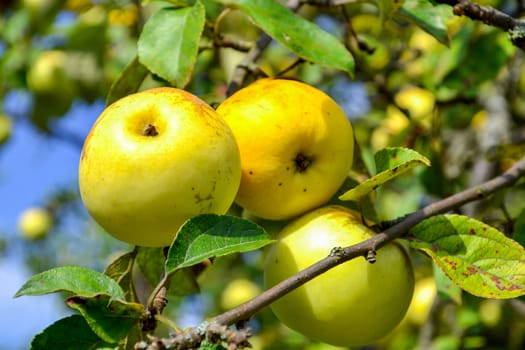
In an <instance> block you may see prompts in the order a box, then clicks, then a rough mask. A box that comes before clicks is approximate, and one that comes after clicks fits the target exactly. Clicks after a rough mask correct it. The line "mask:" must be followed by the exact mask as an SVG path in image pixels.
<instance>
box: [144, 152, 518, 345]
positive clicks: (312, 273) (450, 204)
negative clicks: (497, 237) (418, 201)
mask: <svg viewBox="0 0 525 350" xmlns="http://www.w3.org/2000/svg"><path fill="white" fill-rule="evenodd" d="M523 176H525V156H524V157H523V158H521V159H520V160H519V161H518V162H516V163H515V164H514V165H513V166H512V167H511V168H509V169H508V170H507V171H505V172H504V173H503V174H501V175H499V176H497V177H495V178H493V179H491V180H489V181H486V182H484V183H482V184H480V185H478V186H475V187H471V188H469V189H467V190H464V191H462V192H459V193H456V194H454V195H452V196H450V197H447V198H444V199H442V200H440V201H437V202H434V203H432V204H430V205H428V206H426V207H424V208H422V209H420V210H418V211H416V212H414V213H412V214H410V215H407V216H406V217H405V218H404V219H403V220H402V221H400V222H399V223H397V224H395V225H393V226H391V227H390V228H388V229H386V230H385V231H383V232H381V233H378V234H377V235H375V236H374V237H373V238H371V239H368V240H366V241H364V242H361V243H359V244H356V245H353V246H350V247H346V248H338V247H336V248H334V249H332V251H331V252H330V254H329V255H328V256H327V257H326V258H324V259H323V260H321V261H319V262H317V263H315V264H313V265H311V266H310V267H308V268H307V269H305V270H302V271H300V272H299V273H297V274H296V275H294V276H291V277H289V278H288V279H286V280H284V281H282V282H281V283H279V284H277V285H275V286H274V287H272V288H270V289H268V290H266V291H264V292H263V293H261V294H260V295H258V296H257V297H255V298H254V299H252V300H250V301H248V302H246V303H244V304H242V305H240V306H238V307H236V308H233V309H231V310H229V311H226V312H224V313H223V314H220V315H218V316H215V317H214V318H213V319H211V321H210V322H204V323H202V324H201V325H200V326H197V327H194V328H191V329H189V330H187V331H186V332H178V333H176V334H175V335H173V336H172V337H171V338H166V339H160V338H156V337H149V340H150V344H148V343H147V342H145V341H142V342H139V343H137V345H136V346H135V348H136V349H141V350H153V349H155V350H160V349H188V348H193V347H195V346H198V345H199V344H200V343H201V342H202V341H204V340H205V339H209V340H213V339H215V341H219V339H220V340H221V341H225V342H227V343H228V347H229V349H242V348H245V347H249V346H250V345H249V343H248V338H249V336H250V330H249V329H247V330H243V329H239V330H236V329H231V328H228V326H230V325H233V324H236V325H238V326H239V328H241V326H242V325H243V324H244V322H245V321H247V320H248V319H249V318H251V317H252V316H253V315H254V314H256V313H257V312H259V311H260V310H261V309H263V308H264V307H266V306H268V305H270V304H271V303H272V302H274V301H276V300H277V299H279V298H281V297H283V296H284V295H286V294H288V293H289V292H291V291H292V290H294V289H296V288H298V287H300V286H301V285H303V284H304V283H306V282H308V281H310V280H312V279H313V278H315V277H317V276H319V275H321V274H322V273H324V272H326V271H328V270H330V269H331V268H333V267H335V266H337V265H339V264H342V263H344V262H346V261H348V260H351V259H353V258H356V257H359V256H365V257H366V259H367V260H368V261H369V262H371V263H373V262H374V257H375V251H376V250H377V249H379V248H381V247H382V246H384V245H386V244H387V243H388V242H390V241H392V240H394V239H395V238H398V237H401V236H402V235H403V234H406V233H407V232H408V230H410V229H411V228H412V227H414V226H415V225H416V224H418V223H420V222H421V221H423V220H425V219H427V218H430V217H432V216H435V215H438V214H442V213H446V212H448V211H450V210H453V209H456V208H458V207H460V206H462V205H464V204H466V203H469V202H473V201H476V200H480V199H483V198H485V197H487V196H488V195H490V194H492V193H494V192H496V191H498V190H500V189H502V188H505V187H509V186H512V185H513V184H514V183H516V181H518V179H520V178H521V177H523Z"/></svg>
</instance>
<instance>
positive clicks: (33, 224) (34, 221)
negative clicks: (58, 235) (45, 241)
mask: <svg viewBox="0 0 525 350" xmlns="http://www.w3.org/2000/svg"><path fill="white" fill-rule="evenodd" d="M53 221H54V220H53V216H52V215H51V213H50V212H49V211H48V210H46V209H43V208H39V207H31V208H28V209H26V210H24V211H23V212H22V214H20V217H19V218H18V232H19V233H20V235H21V236H22V237H24V238H25V239H28V240H36V239H41V238H44V237H45V236H46V235H47V233H48V232H49V230H51V228H52V227H53Z"/></svg>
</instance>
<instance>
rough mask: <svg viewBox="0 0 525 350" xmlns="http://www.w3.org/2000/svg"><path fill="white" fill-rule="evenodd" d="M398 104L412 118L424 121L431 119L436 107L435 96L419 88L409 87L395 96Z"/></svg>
mask: <svg viewBox="0 0 525 350" xmlns="http://www.w3.org/2000/svg"><path fill="white" fill-rule="evenodd" d="M394 101H395V102H396V104H397V105H398V106H399V107H401V108H403V109H406V110H407V111H408V113H409V115H410V117H411V118H414V119H423V118H427V117H430V116H431V114H432V110H433V109H434V106H435V105H436V98H435V96H434V94H433V93H432V92H430V91H428V90H425V89H422V88H419V87H417V86H407V87H404V88H403V89H401V90H400V91H399V92H398V93H396V95H395V96H394Z"/></svg>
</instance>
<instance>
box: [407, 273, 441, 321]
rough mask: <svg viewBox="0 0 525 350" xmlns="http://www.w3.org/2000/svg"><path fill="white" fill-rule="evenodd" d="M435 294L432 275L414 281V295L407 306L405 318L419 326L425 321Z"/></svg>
mask: <svg viewBox="0 0 525 350" xmlns="http://www.w3.org/2000/svg"><path fill="white" fill-rule="evenodd" d="M436 296H437V287H436V282H435V280H434V277H432V276H430V277H425V278H422V279H420V280H418V281H417V282H416V285H415V288H414V297H413V298H412V301H411V302H410V306H409V307H408V311H407V315H406V319H407V320H408V321H409V322H411V323H412V324H414V325H417V326H421V325H422V324H423V323H425V322H426V320H427V319H428V316H429V314H430V310H431V309H432V304H433V303H434V300H435V299H436Z"/></svg>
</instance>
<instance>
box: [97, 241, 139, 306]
mask: <svg viewBox="0 0 525 350" xmlns="http://www.w3.org/2000/svg"><path fill="white" fill-rule="evenodd" d="M136 256H137V251H136V250H133V251H131V252H129V253H125V254H123V255H121V256H119V257H118V258H117V259H115V260H114V261H112V262H111V264H109V266H108V267H107V268H106V270H105V271H104V274H106V275H107V276H109V277H111V278H112V279H114V280H115V281H116V282H117V283H118V284H119V286H120V287H121V288H122V290H123V291H124V295H125V297H126V298H125V299H126V300H127V301H131V302H137V301H138V298H137V293H136V291H135V286H134V284H133V265H134V262H135V258H136Z"/></svg>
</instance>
